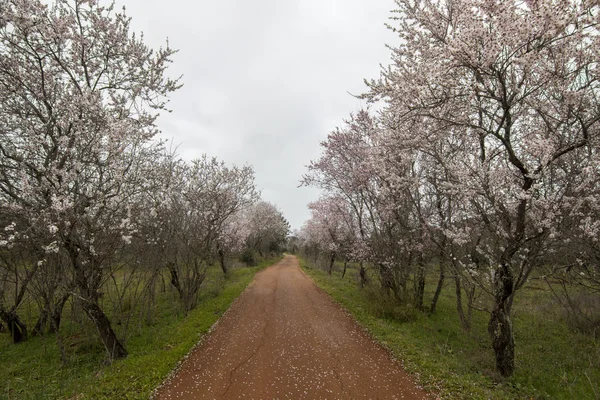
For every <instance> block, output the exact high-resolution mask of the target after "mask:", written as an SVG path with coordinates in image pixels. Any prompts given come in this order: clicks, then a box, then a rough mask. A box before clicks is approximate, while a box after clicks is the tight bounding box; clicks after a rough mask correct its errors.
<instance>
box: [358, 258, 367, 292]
mask: <svg viewBox="0 0 600 400" xmlns="http://www.w3.org/2000/svg"><path fill="white" fill-rule="evenodd" d="M358 275H359V276H360V287H361V289H362V288H363V287H364V286H365V283H367V271H365V265H364V264H363V263H360V270H359V272H358Z"/></svg>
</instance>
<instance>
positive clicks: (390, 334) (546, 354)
mask: <svg viewBox="0 0 600 400" xmlns="http://www.w3.org/2000/svg"><path fill="white" fill-rule="evenodd" d="M301 265H302V267H303V269H304V270H305V271H306V272H307V273H308V275H309V276H311V277H312V278H313V280H314V281H315V283H316V284H317V285H318V286H319V287H321V288H322V289H323V290H325V291H326V292H327V293H329V294H330V295H331V296H332V297H333V298H334V299H335V300H336V301H337V302H338V303H340V304H341V305H343V306H344V307H345V308H346V309H347V310H348V311H349V312H350V313H351V314H352V315H353V316H354V317H355V318H356V320H357V321H358V322H359V323H360V324H361V325H362V326H364V327H365V328H366V329H367V330H368V331H369V332H370V333H371V334H372V335H373V336H374V338H375V339H377V340H378V341H379V342H380V343H382V344H383V345H385V346H386V347H388V348H389V349H390V350H391V351H392V353H393V354H394V355H395V356H396V357H397V358H398V359H399V360H401V361H402V363H403V365H404V367H405V368H406V369H407V370H408V371H409V372H411V373H413V374H414V376H415V378H416V379H417V380H418V381H419V383H420V384H421V385H423V386H424V387H425V389H427V390H430V391H432V392H434V393H436V394H439V396H440V397H442V398H448V399H530V398H533V399H599V398H600V391H599V382H600V343H599V342H598V341H597V340H594V339H593V338H592V337H590V336H585V335H581V334H577V333H574V332H571V331H569V330H568V329H567V327H566V325H565V323H564V322H563V321H562V320H561V319H560V317H559V315H558V314H557V311H556V308H555V307H554V308H552V307H550V306H549V304H550V301H551V300H550V298H549V295H548V293H547V291H545V290H543V288H542V287H535V286H530V287H529V288H526V289H524V291H523V292H522V293H520V295H521V296H520V298H519V297H517V299H516V303H515V305H514V318H513V323H514V329H515V340H516V372H515V374H514V376H513V377H511V378H510V379H501V378H499V377H498V376H497V375H496V373H495V372H494V361H493V355H492V351H491V348H490V344H489V339H488V336H487V321H488V314H486V313H484V312H477V311H475V312H474V315H473V328H472V331H471V332H470V333H465V332H464V331H463V330H462V328H461V327H460V323H459V320H458V317H457V312H456V309H455V298H454V295H453V289H452V290H451V288H450V287H449V284H447V286H448V288H444V291H443V293H442V296H441V298H440V301H439V303H438V310H437V312H436V313H435V314H434V315H431V316H428V315H425V314H423V313H420V312H416V311H414V310H410V309H409V308H406V307H404V308H403V307H396V308H395V309H394V307H390V306H389V304H388V305H385V304H382V303H381V299H378V298H377V294H376V293H377V290H376V288H369V287H365V288H364V289H362V290H361V289H360V288H359V287H358V285H357V283H356V282H357V271H356V270H353V269H349V270H348V272H347V274H346V277H345V278H344V279H341V278H340V274H339V273H338V272H336V273H335V274H334V276H328V275H327V273H326V272H324V271H321V270H318V269H311V268H307V265H306V263H305V262H304V261H303V260H301ZM432 285H433V282H430V286H432ZM429 295H431V294H429Z"/></svg>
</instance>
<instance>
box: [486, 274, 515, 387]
mask: <svg viewBox="0 0 600 400" xmlns="http://www.w3.org/2000/svg"><path fill="white" fill-rule="evenodd" d="M513 283H514V282H513V276H512V274H511V272H510V269H509V268H508V266H507V265H501V266H500V267H498V269H496V272H495V273H494V297H495V304H494V309H493V310H492V313H491V316H490V322H489V324H488V333H489V334H490V337H491V340H492V347H493V348H494V355H495V357H496V368H497V369H498V372H500V374H501V375H502V376H504V377H509V376H511V375H512V374H513V372H514V369H515V339H514V336H513V329H512V322H511V320H510V305H509V301H510V297H511V295H512V293H513V288H514V286H513Z"/></svg>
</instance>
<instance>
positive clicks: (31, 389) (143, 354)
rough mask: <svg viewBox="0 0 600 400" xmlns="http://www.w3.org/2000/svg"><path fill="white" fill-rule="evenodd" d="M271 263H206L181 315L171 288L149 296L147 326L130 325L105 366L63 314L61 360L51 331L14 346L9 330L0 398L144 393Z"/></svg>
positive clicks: (0, 350)
mask: <svg viewBox="0 0 600 400" xmlns="http://www.w3.org/2000/svg"><path fill="white" fill-rule="evenodd" d="M274 261H275V260H266V261H264V262H262V263H261V264H260V265H259V266H257V267H253V268H237V269H233V270H232V271H231V272H230V274H229V276H228V277H227V278H222V275H220V274H219V269H217V268H214V269H211V270H210V271H209V277H208V278H207V280H206V283H205V285H206V286H205V287H204V289H203V290H202V293H201V298H200V301H199V304H198V306H197V307H196V308H195V309H194V310H193V311H191V312H190V313H188V315H187V316H184V315H183V314H182V313H181V312H180V307H179V305H178V304H177V302H176V301H174V299H173V293H168V292H167V293H164V294H163V295H162V296H160V298H159V299H158V301H157V310H156V314H155V316H154V318H153V319H154V324H152V325H150V326H146V325H142V326H141V329H139V330H136V332H135V333H134V334H132V335H131V337H130V338H129V339H128V341H127V343H126V345H127V349H128V351H129V356H128V357H127V358H125V359H123V360H119V361H116V362H114V363H112V364H111V365H106V363H105V359H106V356H105V352H104V350H103V347H102V346H101V344H100V342H99V341H98V339H97V338H96V336H95V335H94V332H93V329H92V328H91V327H90V326H89V324H83V327H82V325H81V324H77V323H75V322H73V321H70V320H69V318H68V315H66V316H65V321H64V325H63V327H61V337H62V338H63V341H64V343H65V345H66V349H67V353H68V354H67V355H68V363H67V364H66V365H63V364H62V362H61V359H60V353H59V349H58V345H57V342H56V337H55V336H54V335H49V336H47V337H44V338H40V337H34V338H31V339H30V340H28V341H27V342H25V343H22V344H19V345H14V344H12V343H11V342H10V338H9V335H7V334H2V335H0V399H36V400H37V399H147V398H148V397H149V395H150V393H151V391H152V390H153V389H154V388H156V387H157V386H158V385H159V384H160V383H161V382H162V381H163V380H164V379H165V378H166V377H167V376H168V374H169V373H170V371H171V370H173V368H175V366H176V365H177V363H178V362H179V360H181V359H182V357H184V356H185V355H186V354H187V353H188V352H189V351H190V349H191V348H193V346H194V345H196V344H197V343H198V341H199V340H200V338H201V337H202V336H203V335H204V334H205V333H206V332H207V331H208V330H209V329H210V327H211V326H212V325H213V324H214V323H215V322H216V321H217V320H218V319H219V317H220V316H221V315H223V313H224V312H225V311H226V310H227V309H228V308H229V306H230V305H231V303H232V302H233V301H234V300H235V299H236V298H237V297H238V296H239V295H240V293H241V292H242V291H243V290H244V289H245V288H246V286H247V285H248V284H249V283H250V281H251V280H252V278H253V277H254V274H255V273H256V272H257V271H259V270H260V269H262V268H264V267H266V266H268V265H271V264H272V263H273V262H274ZM68 313H69V312H68V311H67V310H65V314H68Z"/></svg>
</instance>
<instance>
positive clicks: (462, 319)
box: [454, 275, 471, 332]
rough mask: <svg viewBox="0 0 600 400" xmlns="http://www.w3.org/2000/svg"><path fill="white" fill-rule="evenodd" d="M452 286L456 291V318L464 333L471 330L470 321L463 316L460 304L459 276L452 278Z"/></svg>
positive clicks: (460, 288) (460, 286)
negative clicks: (458, 319)
mask: <svg viewBox="0 0 600 400" xmlns="http://www.w3.org/2000/svg"><path fill="white" fill-rule="evenodd" d="M454 284H455V289H456V311H457V312H458V317H459V318H460V324H461V326H462V328H463V329H464V330H465V331H467V332H468V331H470V330H471V320H470V319H469V318H467V316H465V311H464V309H463V304H462V284H461V282H460V276H458V275H456V276H455V277H454Z"/></svg>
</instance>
